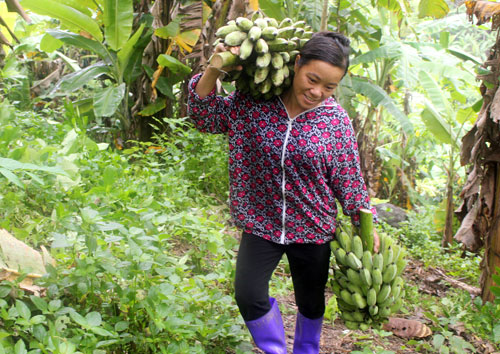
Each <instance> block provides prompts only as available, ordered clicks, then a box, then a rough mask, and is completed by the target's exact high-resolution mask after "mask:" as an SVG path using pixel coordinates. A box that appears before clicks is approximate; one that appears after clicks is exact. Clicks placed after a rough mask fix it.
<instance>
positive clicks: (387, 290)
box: [377, 284, 391, 304]
mask: <svg viewBox="0 0 500 354" xmlns="http://www.w3.org/2000/svg"><path fill="white" fill-rule="evenodd" d="M390 294H391V286H390V285H389V284H384V285H382V287H381V288H380V291H379V292H378V294H377V304H382V303H384V302H385V300H387V298H388V297H389V295H390Z"/></svg>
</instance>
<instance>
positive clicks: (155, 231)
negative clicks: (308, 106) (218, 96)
mask: <svg viewBox="0 0 500 354" xmlns="http://www.w3.org/2000/svg"><path fill="white" fill-rule="evenodd" d="M0 108H1V109H0V111H1V112H4V113H5V112H7V114H2V123H3V124H4V125H3V126H6V127H7V128H8V130H4V131H2V134H0V155H2V156H8V160H7V161H8V162H9V163H13V162H12V161H19V162H18V163H19V164H20V165H19V166H21V167H23V168H24V169H23V168H21V169H19V170H16V169H13V171H14V172H16V173H17V175H18V178H19V179H20V180H21V181H22V182H23V185H24V187H23V188H20V187H19V186H17V185H16V184H15V183H12V181H10V180H9V179H6V178H2V177H0V189H1V190H2V191H3V193H2V195H1V197H0V220H1V222H0V227H3V228H6V229H8V230H9V231H10V232H11V233H13V234H14V235H15V236H16V237H18V238H20V239H22V240H24V241H25V242H26V243H28V244H31V245H34V246H37V245H48V246H50V248H51V253H52V256H53V257H54V259H55V260H56V267H51V266H50V267H49V269H48V274H47V275H46V276H44V277H43V278H42V279H40V280H39V281H38V284H39V285H40V286H42V287H44V288H46V292H47V296H46V297H43V298H39V297H36V296H29V295H28V294H26V293H23V292H22V291H20V290H19V289H18V287H17V285H16V283H15V282H8V281H3V282H1V283H0V323H1V324H0V350H1V349H3V351H5V352H16V353H21V352H24V351H29V352H33V353H42V352H54V353H76V352H81V353H105V352H134V353H158V352H164V353H167V352H168V353H172V352H189V353H210V352H213V353H217V352H220V350H221V348H232V349H234V348H240V349H237V350H238V351H239V352H242V351H244V350H245V348H247V349H248V345H246V344H245V343H243V340H244V339H245V338H246V334H245V332H244V331H243V326H242V322H241V320H240V322H239V321H238V320H236V321H235V319H238V318H239V317H238V315H237V310H236V306H235V305H234V301H233V299H232V296H231V279H232V276H233V268H234V264H233V263H234V248H235V247H236V245H237V240H236V239H235V238H234V237H233V236H232V235H233V234H232V233H231V232H230V230H229V229H228V228H227V227H226V226H225V225H224V224H225V223H226V221H227V216H226V215H227V212H221V210H220V208H221V207H216V206H215V200H214V199H213V198H210V197H207V196H204V193H205V192H210V193H213V194H218V193H220V191H217V189H218V188H223V189H224V190H226V189H227V185H225V186H223V182H221V181H217V182H216V183H212V182H210V180H211V178H208V177H209V176H210V177H217V178H218V176H221V180H224V179H223V178H222V174H223V173H224V172H223V171H222V172H221V171H220V167H219V166H220V163H221V161H222V160H224V159H225V156H224V155H223V154H221V156H219V154H220V151H221V150H217V149H216V150H214V149H212V148H213V146H211V152H212V156H201V155H200V154H205V152H206V151H207V149H208V148H209V146H208V145H205V146H203V145H198V144H199V143H201V142H202V141H205V140H204V139H205V136H202V135H201V134H200V133H198V132H194V131H193V130H190V129H187V127H188V126H187V125H186V124H187V123H186V122H183V121H175V122H174V121H170V122H169V123H170V124H171V126H172V128H173V132H174V134H172V136H170V137H169V138H168V141H165V146H168V147H169V148H172V154H171V155H169V154H168V152H164V153H162V154H160V155H159V154H144V150H143V148H142V147H139V146H138V147H137V148H135V149H133V150H128V151H124V152H123V153H120V152H117V151H112V150H110V149H109V148H106V146H107V145H106V144H96V143H95V142H93V141H92V140H90V139H89V138H88V137H87V136H86V134H85V131H82V130H80V129H79V128H78V126H77V125H75V126H70V125H62V124H60V123H57V122H52V123H50V124H49V123H47V119H46V118H45V117H43V116H41V115H31V116H26V117H23V116H20V115H19V114H18V113H17V114H14V111H13V110H12V108H11V107H10V106H9V105H8V104H7V103H6V102H4V103H3V104H2V105H1V106H0ZM73 118H75V117H73ZM68 121H73V122H77V121H78V117H76V119H72V120H68ZM35 122H37V123H35ZM30 123H31V124H33V123H35V124H40V125H41V126H45V127H46V128H47V129H45V131H44V130H43V129H41V126H38V127H36V129H35V128H33V127H32V128H30V129H27V130H26V131H23V134H22V135H21V134H17V135H15V134H13V133H12V134H8V133H6V132H8V131H10V130H12V131H14V132H15V131H16V129H19V130H21V131H22V129H23V128H24V127H25V126H26V125H29V124H30ZM32 133H36V134H32ZM44 133H45V134H47V135H46V136H45V135H44ZM13 136H15V138H13ZM47 136H51V138H50V140H49V139H48V138H47ZM45 139H47V140H45ZM165 139H166V138H165ZM212 143H214V144H221V146H222V142H217V140H215V139H214V140H212ZM40 146H44V150H43V153H41V154H36V155H30V154H27V153H26V151H31V150H35V147H40ZM174 146H176V147H177V149H174V148H173V147H174ZM182 149H185V150H184V151H185V152H184V154H183V150H182ZM20 151H22V152H23V153H22V154H21V153H20ZM21 157H22V158H23V162H21V161H20V158H21ZM5 159H7V158H5ZM2 161H5V160H2ZM195 161H202V162H203V161H206V165H205V171H204V173H205V174H206V175H205V176H201V175H200V174H199V173H200V171H199V170H197V169H195ZM26 164H34V165H37V166H52V164H53V166H54V168H58V169H61V170H62V171H65V172H66V173H67V175H61V176H60V175H57V176H55V175H54V174H52V173H47V171H45V169H46V168H41V169H38V170H37V171H36V172H37V175H36V176H37V178H36V179H38V180H40V181H42V182H43V183H37V182H36V179H34V178H33V176H34V175H33V176H30V175H27V174H23V173H24V172H26V170H27V168H26V166H27V165H26ZM28 166H31V165H28ZM30 171H32V170H30ZM197 171H198V175H197V174H196V173H197ZM33 172H34V171H33ZM49 172H52V171H50V170H49ZM61 177H63V178H61ZM226 178H227V177H226ZM197 183H201V184H202V185H204V186H205V187H204V188H206V189H205V191H201V190H200V189H197V188H196V185H197ZM221 195H222V194H221ZM217 204H219V203H217ZM219 205H220V204H219ZM224 208H225V207H224ZM19 280H20V279H19Z"/></svg>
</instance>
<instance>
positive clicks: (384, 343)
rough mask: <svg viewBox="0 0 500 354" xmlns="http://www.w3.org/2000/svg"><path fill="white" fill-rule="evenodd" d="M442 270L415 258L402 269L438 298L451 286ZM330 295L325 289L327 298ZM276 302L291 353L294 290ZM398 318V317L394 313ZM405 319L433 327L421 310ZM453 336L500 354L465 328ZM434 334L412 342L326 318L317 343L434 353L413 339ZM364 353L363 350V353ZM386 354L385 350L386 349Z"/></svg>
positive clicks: (335, 349)
mask: <svg viewBox="0 0 500 354" xmlns="http://www.w3.org/2000/svg"><path fill="white" fill-rule="evenodd" d="M440 272H442V270H437V271H436V270H433V269H432V268H425V267H424V266H423V265H422V264H421V263H419V262H418V261H412V262H410V264H409V266H408V267H407V269H406V270H405V274H404V276H405V278H406V279H407V282H409V283H412V284H417V283H418V284H419V291H420V292H421V293H426V294H431V295H434V296H438V297H444V296H446V291H447V290H448V289H449V288H450V284H449V283H447V282H445V281H443V279H437V278H436V273H437V274H439V273H440ZM332 295H333V294H332V293H330V292H327V300H328V299H329V298H330V297H331V296H332ZM276 298H277V300H278V303H279V304H280V307H281V308H282V309H284V311H282V316H283V324H284V326H285V334H286V338H287V345H288V353H292V346H293V337H294V333H295V314H296V311H297V308H296V306H295V300H294V297H293V293H290V294H287V295H286V296H277V297H276ZM396 317H397V316H396ZM405 318H408V319H416V320H419V321H420V322H422V323H425V324H426V325H427V326H429V327H431V328H432V323H431V321H429V320H428V319H427V318H425V316H424V315H423V310H422V312H421V313H419V314H414V315H412V316H407V317H405ZM448 330H450V331H452V332H453V334H454V335H456V336H460V337H462V338H463V339H464V340H465V341H467V342H468V343H470V344H472V345H473V346H474V348H475V351H474V352H473V353H474V354H500V352H498V351H495V348H494V346H493V345H492V344H491V343H489V342H487V341H485V340H482V339H480V338H478V337H476V336H474V335H471V334H470V333H467V332H465V329H464V328H460V327H457V328H449V329H448ZM432 340H433V336H432V335H431V336H429V337H427V338H415V341H413V344H412V343H411V342H410V343H409V339H407V338H400V337H397V336H395V335H390V334H388V335H387V336H380V335H378V334H375V333H373V332H372V330H368V331H365V332H362V331H351V330H348V329H347V328H346V327H345V326H344V324H343V321H342V320H341V319H339V318H337V319H336V320H335V321H334V323H331V321H325V322H324V323H323V330H322V332H321V342H320V353H321V354H327V353H328V354H343V353H351V352H353V351H356V350H359V351H363V348H364V347H368V348H372V349H375V348H376V350H377V351H374V352H373V353H376V352H382V351H384V350H385V351H388V352H389V353H390V352H392V353H397V354H403V353H404V354H410V353H415V354H422V353H434V352H437V351H427V350H424V349H418V350H417V349H416V345H415V342H419V343H422V342H424V343H425V344H427V345H428V346H429V347H430V348H432V347H433V346H432ZM254 351H255V353H262V352H261V351H260V350H259V349H257V348H255V350H254ZM365 353H366V352H365ZM386 353H387V352H386ZM464 353H472V352H471V351H467V350H464Z"/></svg>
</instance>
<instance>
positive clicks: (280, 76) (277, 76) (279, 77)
mask: <svg viewBox="0 0 500 354" xmlns="http://www.w3.org/2000/svg"><path fill="white" fill-rule="evenodd" d="M271 80H272V82H273V84H274V86H280V85H281V84H282V83H283V80H285V75H284V72H283V68H281V69H278V70H275V71H273V72H272V74H271Z"/></svg>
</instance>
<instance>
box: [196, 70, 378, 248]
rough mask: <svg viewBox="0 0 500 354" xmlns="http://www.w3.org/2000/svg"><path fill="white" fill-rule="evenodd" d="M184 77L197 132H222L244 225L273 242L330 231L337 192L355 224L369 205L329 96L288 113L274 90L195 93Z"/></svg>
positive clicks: (346, 124) (235, 213)
mask: <svg viewBox="0 0 500 354" xmlns="http://www.w3.org/2000/svg"><path fill="white" fill-rule="evenodd" d="M199 79H200V75H196V76H194V77H193V78H192V79H191V81H190V84H189V98H188V113H189V115H190V117H191V118H192V119H194V120H195V122H196V125H197V128H198V129H199V130H201V131H203V132H210V133H227V134H228V136H229V179H230V203H231V215H232V217H233V219H234V221H235V223H236V225H237V226H238V227H239V228H241V229H243V230H244V231H246V232H247V233H251V234H254V235H257V236H260V237H263V238H265V239H267V240H271V241H273V242H276V243H280V244H291V243H316V244H323V243H325V242H328V241H331V240H332V239H334V238H335V229H336V217H337V213H338V210H337V205H336V202H335V200H338V201H339V202H340V204H341V205H342V209H343V212H344V214H346V215H349V216H351V220H352V222H353V224H354V225H359V209H361V208H368V209H371V210H372V212H373V213H374V214H375V209H374V208H373V209H372V208H371V206H370V201H369V197H368V193H367V190H366V186H365V183H364V181H363V177H362V176H361V170H360V166H359V154H358V151H357V142H356V138H355V136H354V131H353V128H352V125H351V122H350V120H349V117H348V116H347V113H346V111H345V110H344V109H343V108H342V107H341V106H340V105H339V104H338V103H337V102H336V101H335V99H334V98H329V99H327V100H325V101H324V102H323V104H322V105H320V106H318V107H316V108H314V109H311V110H308V111H306V112H303V113H301V114H300V115H298V116H297V117H295V118H294V119H290V117H289V116H288V113H287V110H286V108H285V106H284V104H283V102H282V101H281V99H280V98H279V97H273V98H272V99H270V100H255V99H253V98H252V97H251V96H249V95H247V94H244V93H242V92H239V91H235V92H233V93H232V94H230V95H229V96H227V97H221V96H217V95H215V91H212V92H211V93H210V94H209V95H208V96H207V97H205V98H203V99H201V98H200V97H199V96H198V95H197V94H196V92H195V91H194V88H195V87H196V84H197V83H198V81H199Z"/></svg>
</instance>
